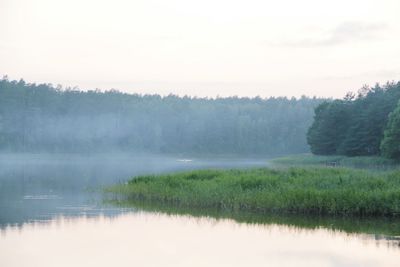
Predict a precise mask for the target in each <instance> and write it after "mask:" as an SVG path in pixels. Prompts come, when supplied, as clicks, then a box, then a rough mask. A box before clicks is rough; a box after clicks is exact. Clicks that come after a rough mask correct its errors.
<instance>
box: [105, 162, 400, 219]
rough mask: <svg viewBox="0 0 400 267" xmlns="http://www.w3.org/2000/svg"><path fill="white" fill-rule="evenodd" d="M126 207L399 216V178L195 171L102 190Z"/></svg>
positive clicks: (335, 172)
mask: <svg viewBox="0 0 400 267" xmlns="http://www.w3.org/2000/svg"><path fill="white" fill-rule="evenodd" d="M106 192H109V193H112V194H113V195H114V196H115V197H119V198H122V199H124V200H126V201H128V202H129V201H132V202H134V201H142V202H147V203H163V204H166V205H169V206H175V207H188V208H214V209H218V210H226V211H235V212H236V211H249V212H257V213H271V212H272V213H281V214H282V213H286V214H316V215H340V216H344V215H345V216H354V215H356V216H400V172H399V171H392V172H381V173H375V172H369V171H366V170H355V169H346V168H318V167H309V168H288V169H268V168H260V169H246V170H198V171H189V172H181V173H173V174H166V175H157V176H154V175H150V176H139V177H135V178H133V179H131V180H130V181H129V182H128V183H126V184H119V185H115V186H112V187H109V188H107V189H106Z"/></svg>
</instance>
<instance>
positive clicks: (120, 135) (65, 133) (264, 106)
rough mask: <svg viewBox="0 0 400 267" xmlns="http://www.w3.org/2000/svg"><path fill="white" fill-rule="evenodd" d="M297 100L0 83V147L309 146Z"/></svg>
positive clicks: (257, 150) (171, 149)
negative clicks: (181, 94) (125, 91)
mask: <svg viewBox="0 0 400 267" xmlns="http://www.w3.org/2000/svg"><path fill="white" fill-rule="evenodd" d="M323 101H324V99H319V98H315V97H314V98H309V97H301V98H299V99H296V98H286V97H271V98H266V99H263V98H260V97H255V98H246V97H244V98H239V97H227V98H216V99H213V98H197V97H188V96H185V97H178V96H175V95H168V96H160V95H139V94H127V93H122V92H119V91H116V90H109V91H105V92H101V91H98V90H92V91H81V90H79V89H76V88H75V89H73V88H62V87H60V86H57V87H54V86H52V85H51V84H28V83H26V82H25V81H23V80H20V81H10V80H8V79H7V77H4V78H3V79H1V80H0V150H1V151H18V152H41V151H43V152H106V151H125V152H155V153H199V154H207V153H213V154H254V155H258V154H259V155H261V154H262V155H279V154H288V153H304V152H308V151H309V147H308V145H307V142H306V133H307V129H308V128H309V127H310V125H311V123H312V120H313V114H314V108H315V107H316V106H318V105H319V104H320V103H322V102H323Z"/></svg>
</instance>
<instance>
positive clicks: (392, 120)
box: [381, 101, 400, 159]
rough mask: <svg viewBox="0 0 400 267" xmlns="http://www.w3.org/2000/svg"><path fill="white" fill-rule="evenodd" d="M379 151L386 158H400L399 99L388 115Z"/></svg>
mask: <svg viewBox="0 0 400 267" xmlns="http://www.w3.org/2000/svg"><path fill="white" fill-rule="evenodd" d="M381 152H382V155H383V156H385V157H387V158H392V159H400V101H399V103H398V105H397V107H396V109H395V110H394V111H393V112H392V113H391V114H390V115H389V122H388V125H387V128H386V130H385V135H384V138H383V140H382V143H381Z"/></svg>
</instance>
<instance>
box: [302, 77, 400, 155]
mask: <svg viewBox="0 0 400 267" xmlns="http://www.w3.org/2000/svg"><path fill="white" fill-rule="evenodd" d="M399 101H400V82H397V83H395V82H388V83H386V84H385V85H383V86H380V85H379V84H377V85H375V86H374V87H368V86H364V87H363V88H362V89H360V90H359V91H358V94H357V95H355V94H352V93H348V94H347V95H346V96H345V97H344V98H343V99H340V100H334V101H324V102H323V103H321V104H320V105H319V106H318V107H317V108H316V109H315V116H314V122H313V124H312V126H311V127H310V129H309V131H308V133H307V141H308V144H309V145H310V148H311V151H312V152H313V153H314V154H317V155H346V156H372V155H381V156H384V157H387V158H392V159H400V102H399Z"/></svg>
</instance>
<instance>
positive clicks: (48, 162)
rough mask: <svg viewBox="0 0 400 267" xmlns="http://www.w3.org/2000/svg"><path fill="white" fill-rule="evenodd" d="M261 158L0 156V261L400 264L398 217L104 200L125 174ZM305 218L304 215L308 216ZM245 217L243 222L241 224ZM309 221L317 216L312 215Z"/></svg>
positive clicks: (254, 163)
mask: <svg viewBox="0 0 400 267" xmlns="http://www.w3.org/2000/svg"><path fill="white" fill-rule="evenodd" d="M266 165H267V164H266V161H265V160H223V159H218V160H215V159H214V160H197V159H193V161H187V160H183V159H180V158H178V157H177V158H165V157H154V156H140V157H133V156H126V155H112V156H110V155H107V156H106V155H103V156H96V157H94V156H68V155H56V156H51V157H50V156H43V155H36V156H35V155H24V156H21V155H18V156H17V155H2V156H0V266H5V267H6V266H18V267H23V266H96V267H99V266H399V262H400V247H399V236H400V231H397V229H398V227H397V222H396V221H391V222H386V221H385V222H382V223H381V222H373V223H369V222H365V223H363V222H362V223H361V224H360V226H357V224H356V223H350V226H349V225H348V224H343V223H342V222H339V223H337V222H332V224H336V223H337V224H338V227H330V225H331V222H330V221H328V222H327V221H325V220H323V221H315V222H314V224H313V225H312V226H311V227H310V226H309V225H310V224H309V223H304V222H303V221H301V220H300V221H299V220H288V222H287V223H285V221H283V222H282V220H266V222H265V223H263V222H262V223H259V222H257V223H254V222H253V223H246V221H251V220H246V219H244V220H240V219H236V220H233V219H213V218H211V217H194V216H188V215H166V214H164V213H157V212H145V211H141V210H137V209H134V208H133V209H121V208H117V207H111V206H109V205H105V204H103V201H102V196H101V194H100V193H99V192H98V189H99V188H101V187H102V186H104V185H108V184H112V183H115V182H123V181H125V180H127V179H128V178H129V177H130V176H133V175H138V174H145V173H160V172H171V171H177V170H184V169H194V168H205V167H212V168H232V167H253V166H266ZM308 220H309V219H308ZM238 221H244V222H240V223H239V222H238ZM311 221H313V219H311Z"/></svg>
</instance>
